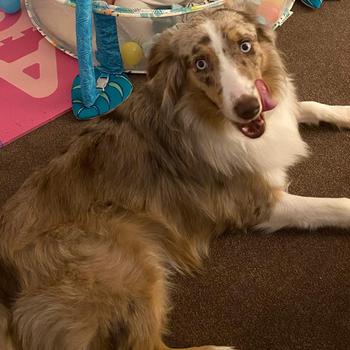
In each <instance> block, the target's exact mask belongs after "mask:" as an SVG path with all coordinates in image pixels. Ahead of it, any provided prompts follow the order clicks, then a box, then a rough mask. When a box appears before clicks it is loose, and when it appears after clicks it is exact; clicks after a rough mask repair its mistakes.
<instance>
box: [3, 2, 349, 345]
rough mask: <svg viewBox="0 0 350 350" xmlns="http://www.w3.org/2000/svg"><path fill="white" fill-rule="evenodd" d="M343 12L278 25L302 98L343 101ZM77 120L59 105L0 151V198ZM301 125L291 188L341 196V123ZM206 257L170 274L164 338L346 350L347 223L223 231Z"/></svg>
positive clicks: (300, 9)
mask: <svg viewBox="0 0 350 350" xmlns="http://www.w3.org/2000/svg"><path fill="white" fill-rule="evenodd" d="M349 15H350V1H349V0H341V1H326V3H325V4H324V6H323V8H322V9H321V10H318V11H312V10H310V9H307V8H305V7H304V6H302V5H300V4H297V5H296V6H295V15H293V16H292V17H291V19H289V20H288V22H287V23H286V24H285V25H284V26H283V27H282V28H281V29H280V30H279V43H280V47H281V48H282V50H283V51H284V52H285V59H286V62H287V65H288V67H289V69H290V71H292V72H294V74H295V80H296V83H297V85H298V88H299V95H300V97H301V98H302V99H312V100H318V101H322V102H327V103H331V104H350V91H349V84H350V63H349V58H350V19H349ZM136 80H137V82H138V86H140V84H142V79H140V78H136ZM81 127H82V124H81V123H79V122H76V121H74V119H73V117H72V116H71V115H70V114H67V115H65V116H63V117H61V118H59V119H57V120H56V121H54V122H52V123H50V124H48V125H46V126H44V127H42V128H41V129H39V130H37V131H35V132H32V133H31V134H29V135H27V136H25V137H23V138H21V139H19V140H17V141H16V142H14V143H13V144H10V145H8V146H7V147H5V148H4V149H2V150H0V205H1V204H2V203H3V202H4V201H5V200H6V199H7V198H8V197H9V196H10V195H11V194H13V193H14V192H15V191H16V189H17V188H18V187H19V185H20V184H21V183H22V182H23V180H24V179H25V178H26V177H27V176H28V175H29V174H30V173H31V172H32V171H33V169H34V168H35V167H37V166H39V165H42V164H45V163H46V162H47V161H48V160H49V159H51V158H52V157H53V156H54V155H55V154H56V153H57V152H58V151H59V149H60V148H61V147H62V145H63V144H64V143H65V142H66V141H67V140H68V139H69V138H70V136H71V135H72V134H74V133H75V132H76V131H78V130H80V129H81ZM302 134H303V137H304V138H305V140H306V141H307V142H308V143H309V144H310V146H311V150H312V153H313V154H312V156H311V158H310V160H308V161H307V162H304V163H303V164H301V165H299V166H298V167H296V168H295V169H293V171H292V173H291V179H292V184H291V191H292V192H295V193H298V194H302V195H310V196H322V197H324V196H330V197H336V196H348V197H350V132H346V131H342V132H340V131H338V130H337V129H335V128H333V127H329V126H322V127H321V128H307V127H303V128H302ZM0 244H1V242H0ZM206 265H207V269H206V272H205V273H204V274H203V275H201V276H197V277H195V278H193V277H191V278H189V277H180V276H178V277H177V280H178V289H177V292H176V293H174V296H173V300H174V309H173V311H172V313H171V321H170V330H171V333H170V335H169V337H168V340H169V341H168V342H169V344H170V345H172V346H178V347H180V346H181V347H184V346H189V345H200V344H206V343H215V344H218V345H236V346H237V347H238V348H239V349H241V350H289V349H290V350H292V349H293V350H296V349H301V350H349V349H350V235H349V232H346V231H339V230H335V229H325V230H322V231H318V232H314V233H310V232H308V231H296V230H288V231H287V230H283V231H281V232H279V233H277V234H274V235H258V234H254V235H252V234H249V235H243V234H231V235H226V236H224V237H222V238H221V239H219V240H218V241H217V242H216V243H215V244H214V245H213V247H212V252H211V257H210V259H209V260H208V261H207V262H206ZM101 350H102V349H101Z"/></svg>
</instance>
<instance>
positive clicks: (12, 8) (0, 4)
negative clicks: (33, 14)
mask: <svg viewBox="0 0 350 350" xmlns="http://www.w3.org/2000/svg"><path fill="white" fill-rule="evenodd" d="M20 8H21V0H0V10H3V11H4V12H5V13H15V12H17V11H19V10H20Z"/></svg>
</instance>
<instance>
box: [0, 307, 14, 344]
mask: <svg viewBox="0 0 350 350" xmlns="http://www.w3.org/2000/svg"><path fill="white" fill-rule="evenodd" d="M9 318H10V311H9V309H7V308H6V307H5V306H4V305H2V304H0V349H1V350H15V348H14V346H13V343H12V340H11V336H10V331H9Z"/></svg>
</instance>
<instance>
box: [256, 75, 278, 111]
mask: <svg viewBox="0 0 350 350" xmlns="http://www.w3.org/2000/svg"><path fill="white" fill-rule="evenodd" d="M255 87H256V89H257V90H258V91H259V95H260V99H261V104H262V108H263V112H266V111H271V109H274V108H275V107H276V106H277V102H276V101H274V100H273V99H272V97H271V95H270V92H269V88H268V87H267V85H266V84H265V82H264V80H262V79H257V80H256V81H255Z"/></svg>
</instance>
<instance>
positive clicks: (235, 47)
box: [148, 1, 284, 138]
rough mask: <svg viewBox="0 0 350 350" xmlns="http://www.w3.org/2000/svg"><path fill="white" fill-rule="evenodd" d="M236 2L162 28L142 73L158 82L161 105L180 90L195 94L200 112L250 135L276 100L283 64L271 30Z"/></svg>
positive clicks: (172, 101) (258, 131) (168, 106)
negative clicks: (223, 120) (225, 121)
mask: <svg viewBox="0 0 350 350" xmlns="http://www.w3.org/2000/svg"><path fill="white" fill-rule="evenodd" d="M237 3H238V5H237ZM240 3H245V2H244V1H243V2H237V1H236V2H235V3H234V4H236V5H233V6H231V7H226V8H222V9H216V10H211V11H208V12H204V13H200V14H197V15H194V16H192V18H191V19H190V20H189V21H187V22H185V23H181V24H179V25H177V27H174V28H171V29H169V30H168V31H166V32H164V33H163V34H162V35H161V37H160V38H159V40H158V42H157V43H156V44H155V45H154V47H153V49H152V51H151V54H150V58H149V65H148V77H149V79H151V82H152V81H154V82H156V84H158V85H159V87H160V91H161V93H162V95H163V96H162V107H163V108H165V110H167V111H171V110H173V109H174V106H175V105H176V104H177V102H178V101H179V99H180V98H182V97H184V95H186V94H187V96H188V95H191V96H196V101H197V102H198V106H197V107H198V109H199V110H200V111H201V112H203V113H204V114H208V113H212V114H215V117H218V118H224V119H225V120H229V121H230V122H232V123H233V124H235V125H236V126H237V127H238V129H239V130H241V132H242V133H243V134H244V135H246V136H248V137H251V138H255V137H259V136H261V135H262V134H263V132H264V130H265V121H264V117H263V112H264V111H267V110H270V109H272V108H273V107H274V105H275V101H277V99H278V95H279V89H280V84H281V81H282V79H284V69H283V65H282V63H281V60H280V57H279V55H278V52H277V50H276V48H275V35H274V32H273V31H272V30H271V29H270V28H267V27H264V26H262V25H260V24H259V23H258V22H257V20H256V16H255V13H254V9H251V8H247V7H245V6H244V5H242V6H241V5H240ZM203 113H201V114H203ZM211 117H212V116H211Z"/></svg>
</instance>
